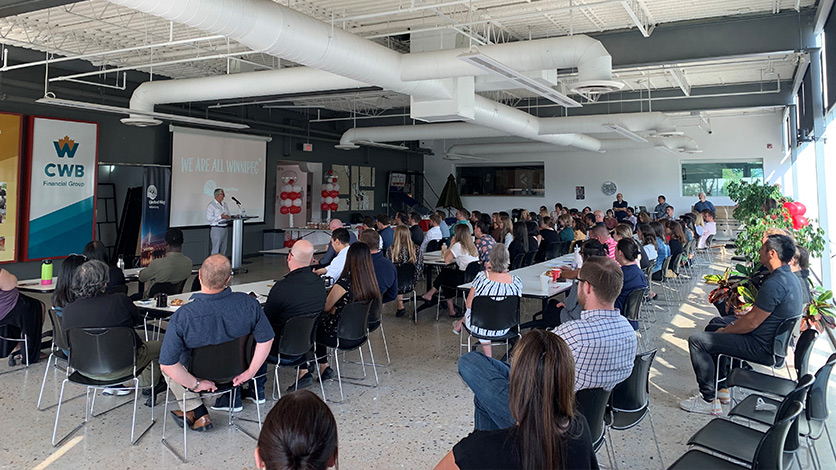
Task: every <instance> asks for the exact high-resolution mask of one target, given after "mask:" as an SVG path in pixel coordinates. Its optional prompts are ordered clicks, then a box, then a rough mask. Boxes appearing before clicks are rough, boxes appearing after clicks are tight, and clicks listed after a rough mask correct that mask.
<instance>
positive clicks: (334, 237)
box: [314, 228, 374, 280]
mask: <svg viewBox="0 0 836 470" xmlns="http://www.w3.org/2000/svg"><path fill="white" fill-rule="evenodd" d="M373 231H374V230H363V232H361V233H365V232H373ZM348 234H349V232H348V230H346V229H344V228H338V229H336V230H334V231H333V232H331V246H332V247H334V251H335V252H336V253H337V256H335V257H334V259H332V260H331V262H330V263H328V266H326V267H324V268H319V269H317V270H315V271H314V272H315V273H316V274H318V275H320V276H322V275H327V276H328V277H330V278H331V279H333V280H337V278H339V277H340V273H342V272H343V267H344V266H345V256H346V255H347V254H348V252H346V253H343V252H344V251H345V250H346V248H348V246H349V245H350V244H351V243H350V240H351V238H350V237H349V235H348Z"/></svg>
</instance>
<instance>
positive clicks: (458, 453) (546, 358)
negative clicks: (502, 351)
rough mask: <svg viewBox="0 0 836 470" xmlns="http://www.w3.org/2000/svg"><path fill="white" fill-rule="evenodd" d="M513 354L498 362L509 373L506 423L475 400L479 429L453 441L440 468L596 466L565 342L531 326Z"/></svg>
mask: <svg viewBox="0 0 836 470" xmlns="http://www.w3.org/2000/svg"><path fill="white" fill-rule="evenodd" d="M478 359H479V358H474V360H478ZM485 359H487V358H485ZM512 359H513V362H512V363H511V365H510V366H508V365H507V364H505V363H499V364H500V366H501V367H502V368H503V370H505V372H506V374H507V375H508V376H509V381H508V383H506V384H505V387H506V390H505V393H503V398H504V397H507V399H508V402H507V405H508V408H509V414H510V417H511V420H510V422H509V423H507V424H508V426H505V424H506V423H502V424H498V423H493V422H490V420H491V418H490V416H483V415H486V413H482V411H481V410H482V409H490V408H491V406H490V405H487V406H484V405H483V404H481V403H480V402H477V403H476V426H475V428H476V430H475V431H473V432H472V433H470V434H469V435H468V436H467V437H465V438H464V439H462V440H461V441H459V442H458V444H456V445H455V446H453V450H451V451H450V452H449V453H447V455H446V456H445V457H444V458H443V459H442V460H441V462H439V463H438V465H437V466H436V467H435V468H436V470H455V469H468V468H519V469H546V468H547V469H554V470H562V469H575V468H578V469H580V468H583V469H597V468H598V461H597V460H596V457H595V452H593V451H592V437H591V435H590V431H589V425H588V423H587V422H586V418H584V416H583V415H582V414H581V413H579V412H578V411H577V406H576V404H575V391H574V390H573V388H572V382H574V376H575V372H574V360H573V358H572V351H571V350H570V349H569V347H568V346H567V345H566V342H565V341H563V340H562V339H561V338H559V337H557V336H554V335H553V334H551V333H548V332H545V331H537V330H535V331H530V332H528V333H526V334H525V335H524V336H523V337H522V339H521V340H520V342H519V343H518V344H517V346H516V347H514V354H513V358H512ZM506 369H507V370H506ZM489 399H490V398H489ZM492 402H493V401H491V403H492ZM505 405H506V404H505V403H502V404H501V406H503V407H504V406H505ZM509 426H510V427H509Z"/></svg>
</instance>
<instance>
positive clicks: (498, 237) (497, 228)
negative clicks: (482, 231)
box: [491, 212, 502, 243]
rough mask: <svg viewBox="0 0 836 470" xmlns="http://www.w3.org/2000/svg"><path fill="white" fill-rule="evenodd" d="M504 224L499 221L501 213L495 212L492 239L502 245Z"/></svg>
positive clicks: (492, 221) (492, 219)
mask: <svg viewBox="0 0 836 470" xmlns="http://www.w3.org/2000/svg"><path fill="white" fill-rule="evenodd" d="M501 231H502V222H501V221H500V220H499V212H494V213H493V214H491V237H493V239H494V240H495V241H496V242H498V243H502V234H501V233H500V232H501Z"/></svg>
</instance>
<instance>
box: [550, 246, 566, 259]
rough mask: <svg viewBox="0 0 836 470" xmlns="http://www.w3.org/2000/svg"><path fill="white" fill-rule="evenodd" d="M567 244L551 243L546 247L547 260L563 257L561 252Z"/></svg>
mask: <svg viewBox="0 0 836 470" xmlns="http://www.w3.org/2000/svg"><path fill="white" fill-rule="evenodd" d="M564 243H565V242H551V243H549V244H548V245H546V259H547V260H550V259H554V258H557V257H558V256H560V255H561V253H560V251H561V248H562V247H563V244H564Z"/></svg>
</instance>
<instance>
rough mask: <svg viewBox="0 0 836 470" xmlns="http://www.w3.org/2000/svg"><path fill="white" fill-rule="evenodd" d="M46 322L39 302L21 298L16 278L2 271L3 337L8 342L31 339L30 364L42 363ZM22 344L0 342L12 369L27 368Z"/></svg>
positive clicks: (0, 319) (0, 320) (0, 312)
mask: <svg viewBox="0 0 836 470" xmlns="http://www.w3.org/2000/svg"><path fill="white" fill-rule="evenodd" d="M45 319H46V306H44V303H43V302H41V301H40V300H35V299H33V298H32V297H29V296H26V295H23V294H21V293H20V292H19V291H18V290H17V277H15V275H14V274H12V273H10V272H8V271H6V270H5V269H2V268H0V336H3V337H5V338H23V335H24V334H25V335H26V336H27V337H28V338H29V345H28V349H27V351H26V357H28V358H29V364H34V363H36V362H38V361H39V360H40V359H41V331H42V329H43V325H44V321H45ZM22 348H23V342H22V341H6V340H2V339H0V355H1V356H0V357H6V356H8V357H9V365H10V366H13V365H15V364H26V363H27V362H26V357H23V351H22Z"/></svg>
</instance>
